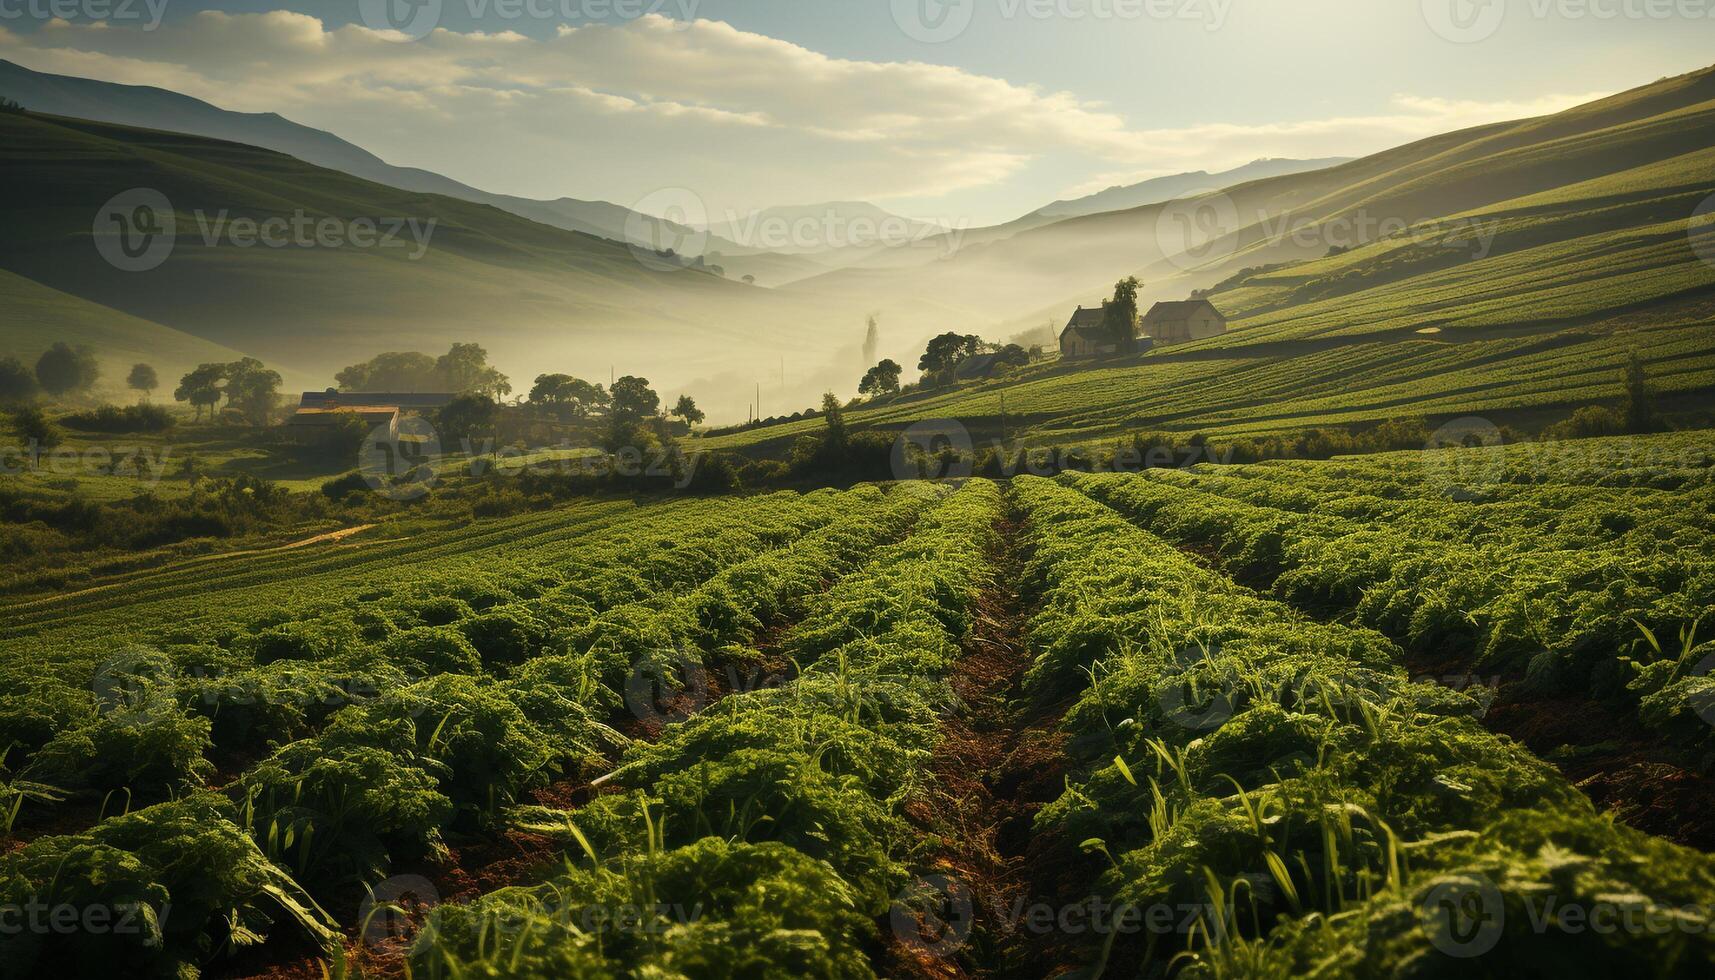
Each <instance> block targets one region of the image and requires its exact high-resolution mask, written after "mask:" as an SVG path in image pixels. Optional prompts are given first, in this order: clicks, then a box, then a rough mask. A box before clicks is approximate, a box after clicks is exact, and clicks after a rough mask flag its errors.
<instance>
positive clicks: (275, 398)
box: [173, 357, 281, 425]
mask: <svg viewBox="0 0 1715 980" xmlns="http://www.w3.org/2000/svg"><path fill="white" fill-rule="evenodd" d="M280 383H281V379H280V373H279V372H278V371H273V370H270V369H268V368H267V367H265V366H264V365H263V364H262V362H261V361H258V360H257V359H256V358H254V357H246V358H242V359H240V360H237V361H233V362H232V363H230V364H215V363H210V364H199V365H197V366H196V367H195V368H194V369H192V370H191V371H190V373H188V374H186V375H185V376H184V377H183V378H180V379H179V386H178V388H176V389H174V391H173V398H174V400H176V401H181V402H190V404H191V407H192V408H194V409H196V418H197V419H198V420H199V421H200V420H201V419H202V413H203V409H205V408H206V409H208V411H209V417H210V418H213V417H214V409H215V406H217V405H219V404H220V402H221V399H225V400H226V407H227V408H228V409H232V410H235V411H236V412H237V413H238V414H239V415H240V416H242V417H243V418H244V420H245V421H247V422H249V423H251V424H252V425H266V424H267V422H268V419H269V416H271V415H272V414H273V412H274V408H275V406H276V405H278V404H279V401H280Z"/></svg>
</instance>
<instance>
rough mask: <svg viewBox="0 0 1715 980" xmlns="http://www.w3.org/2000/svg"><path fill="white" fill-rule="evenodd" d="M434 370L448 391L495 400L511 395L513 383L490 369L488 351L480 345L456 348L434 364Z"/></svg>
mask: <svg viewBox="0 0 1715 980" xmlns="http://www.w3.org/2000/svg"><path fill="white" fill-rule="evenodd" d="M435 370H436V372H437V373H439V374H440V376H441V379H442V380H443V381H444V382H445V383H446V386H447V390H448V391H451V392H454V393H456V394H460V395H467V394H477V395H486V396H488V397H489V398H490V399H496V398H499V397H501V396H502V395H510V394H511V393H512V382H511V381H510V380H509V379H508V378H507V377H506V375H504V374H501V373H500V372H499V371H496V370H495V369H494V368H492V367H489V365H488V351H486V350H484V349H483V348H482V345H481V344H454V345H453V346H452V349H451V350H448V351H447V352H446V353H445V354H443V355H441V357H440V359H439V360H437V361H435Z"/></svg>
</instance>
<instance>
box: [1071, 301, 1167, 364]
mask: <svg viewBox="0 0 1715 980" xmlns="http://www.w3.org/2000/svg"><path fill="white" fill-rule="evenodd" d="M1106 306H1107V304H1106V303H1105V302H1104V303H1103V304H1102V305H1101V306H1099V307H1095V308H1090V309H1086V308H1085V307H1082V306H1080V307H1078V309H1077V310H1076V311H1074V312H1073V313H1072V318H1071V319H1070V320H1067V321H1066V328H1065V329H1064V330H1061V331H1060V358H1061V360H1068V361H1070V360H1077V359H1079V358H1089V357H1116V356H1118V355H1121V354H1137V353H1142V352H1143V351H1146V350H1149V348H1150V346H1151V343H1152V342H1151V341H1150V340H1149V338H1147V337H1131V338H1127V339H1125V340H1120V339H1117V338H1115V337H1114V335H1113V334H1111V333H1109V332H1108V330H1107V328H1105V327H1104V326H1103V325H1102V321H1103V317H1104V316H1105V314H1106V310H1105V307H1106Z"/></svg>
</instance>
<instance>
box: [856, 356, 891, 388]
mask: <svg viewBox="0 0 1715 980" xmlns="http://www.w3.org/2000/svg"><path fill="white" fill-rule="evenodd" d="M899 371H900V367H899V363H898V362H897V361H894V360H893V359H892V358H887V359H885V360H883V361H881V362H880V363H878V364H877V365H876V366H875V367H872V368H870V369H869V370H868V371H866V372H864V376H863V380H862V381H859V382H858V394H860V395H890V394H893V393H894V392H896V391H898V390H899Z"/></svg>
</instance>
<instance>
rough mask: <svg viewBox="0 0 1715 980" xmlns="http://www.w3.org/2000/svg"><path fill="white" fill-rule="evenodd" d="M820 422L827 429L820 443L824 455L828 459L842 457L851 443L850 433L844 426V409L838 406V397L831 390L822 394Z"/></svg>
mask: <svg viewBox="0 0 1715 980" xmlns="http://www.w3.org/2000/svg"><path fill="white" fill-rule="evenodd" d="M822 423H823V425H825V426H827V430H828V431H827V434H826V435H825V436H824V437H823V443H822V447H823V448H822V452H823V454H824V457H825V458H827V459H830V460H833V459H839V458H841V457H843V456H844V455H845V452H846V449H847V447H848V446H850V445H851V441H852V434H851V430H849V429H847V428H846V413H845V409H843V408H841V407H840V400H839V398H838V397H836V396H835V395H834V393H833V392H831V391H830V392H827V393H826V394H824V395H822Z"/></svg>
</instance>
